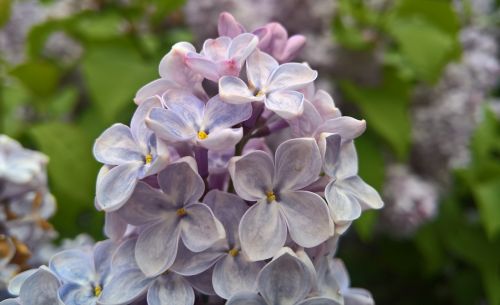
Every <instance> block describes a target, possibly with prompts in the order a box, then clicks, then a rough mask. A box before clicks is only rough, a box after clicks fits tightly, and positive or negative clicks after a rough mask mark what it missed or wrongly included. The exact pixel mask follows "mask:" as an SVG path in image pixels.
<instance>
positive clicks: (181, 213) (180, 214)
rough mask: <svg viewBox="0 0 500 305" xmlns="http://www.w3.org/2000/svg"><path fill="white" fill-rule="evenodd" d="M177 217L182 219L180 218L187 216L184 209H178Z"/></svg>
mask: <svg viewBox="0 0 500 305" xmlns="http://www.w3.org/2000/svg"><path fill="white" fill-rule="evenodd" d="M177 215H178V216H180V217H182V216H186V215H187V212H186V209H185V208H180V209H178V210H177Z"/></svg>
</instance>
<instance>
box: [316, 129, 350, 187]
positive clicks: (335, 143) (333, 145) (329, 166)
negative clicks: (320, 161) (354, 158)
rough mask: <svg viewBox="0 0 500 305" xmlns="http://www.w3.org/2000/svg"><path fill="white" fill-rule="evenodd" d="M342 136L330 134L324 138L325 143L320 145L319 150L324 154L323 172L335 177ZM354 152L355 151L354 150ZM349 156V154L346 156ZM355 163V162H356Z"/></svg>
mask: <svg viewBox="0 0 500 305" xmlns="http://www.w3.org/2000/svg"><path fill="white" fill-rule="evenodd" d="M341 140H342V138H341V137H340V135H338V134H332V135H329V136H328V137H326V138H325V142H324V143H325V145H321V146H322V147H320V150H322V151H323V156H324V166H323V167H324V169H325V173H326V174H327V175H328V176H330V177H335V178H336V177H337V176H336V170H337V168H338V165H339V164H338V163H339V155H340V151H341V148H340V147H341V146H340V143H341ZM354 153H356V152H354ZM346 157H347V158H350V156H346ZM356 164H357V163H356Z"/></svg>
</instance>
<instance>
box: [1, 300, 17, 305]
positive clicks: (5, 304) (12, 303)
mask: <svg viewBox="0 0 500 305" xmlns="http://www.w3.org/2000/svg"><path fill="white" fill-rule="evenodd" d="M19 302H20V300H19V299H5V300H3V301H0V305H21V303H19Z"/></svg>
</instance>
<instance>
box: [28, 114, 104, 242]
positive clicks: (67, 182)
mask: <svg viewBox="0 0 500 305" xmlns="http://www.w3.org/2000/svg"><path fill="white" fill-rule="evenodd" d="M30 134H31V135H32V137H33V139H34V140H35V142H36V143H37V145H38V147H39V148H40V150H41V151H42V152H44V153H45V154H47V155H48V156H49V158H50V162H49V165H48V172H49V177H50V185H51V190H52V192H53V193H54V194H55V197H56V199H57V201H58V212H57V213H56V215H55V217H54V219H53V223H54V225H55V227H56V229H57V230H58V231H59V232H60V234H61V235H62V236H64V237H65V236H75V235H76V234H78V233H79V232H82V231H86V232H90V233H92V234H93V235H94V236H99V234H100V232H101V229H102V227H101V226H100V225H102V224H101V223H100V217H101V216H95V215H98V214H97V213H95V214H94V217H93V218H91V219H90V220H89V221H88V223H84V224H81V223H79V222H75V220H77V219H79V217H80V213H81V212H82V211H86V210H88V209H89V208H90V209H93V208H94V207H93V203H94V193H95V179H96V176H97V171H98V164H97V162H96V161H94V159H93V158H92V153H91V149H92V144H93V139H92V138H90V137H89V136H88V134H87V133H86V132H85V131H84V130H82V129H80V128H79V127H78V126H76V125H73V124H64V123H47V124H42V125H37V126H35V127H33V128H32V129H31V133H30Z"/></svg>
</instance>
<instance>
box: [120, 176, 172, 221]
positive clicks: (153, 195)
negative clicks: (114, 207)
mask: <svg viewBox="0 0 500 305" xmlns="http://www.w3.org/2000/svg"><path fill="white" fill-rule="evenodd" d="M167 209H171V210H173V209H175V206H174V205H169V202H168V199H167V196H165V194H163V193H162V192H161V191H159V190H157V189H155V188H153V187H151V186H149V185H148V184H146V183H144V182H139V183H137V186H136V187H135V190H134V193H133V194H132V196H131V197H130V199H129V200H128V201H127V204H125V205H124V206H123V207H122V208H121V209H119V210H118V211H117V213H118V215H119V217H121V218H123V219H124V220H125V221H126V222H127V223H129V224H131V225H133V226H140V225H145V224H149V223H151V222H152V221H157V220H158V219H159V218H161V215H162V211H163V210H167Z"/></svg>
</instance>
